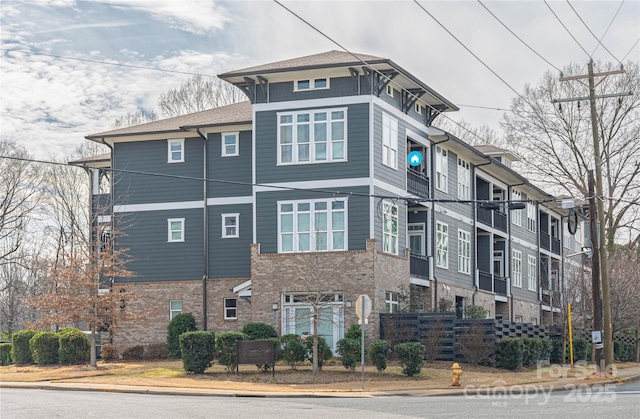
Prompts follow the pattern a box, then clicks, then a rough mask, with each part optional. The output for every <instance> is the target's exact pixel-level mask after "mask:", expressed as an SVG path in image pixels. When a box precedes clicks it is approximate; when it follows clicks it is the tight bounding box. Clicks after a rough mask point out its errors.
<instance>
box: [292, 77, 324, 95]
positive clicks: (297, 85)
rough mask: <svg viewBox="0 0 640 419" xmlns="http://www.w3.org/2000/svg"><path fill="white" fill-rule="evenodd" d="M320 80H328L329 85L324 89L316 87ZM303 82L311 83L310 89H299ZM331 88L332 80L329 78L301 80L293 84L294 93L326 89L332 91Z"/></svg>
mask: <svg viewBox="0 0 640 419" xmlns="http://www.w3.org/2000/svg"><path fill="white" fill-rule="evenodd" d="M318 80H326V81H327V85H326V86H324V87H316V81H318ZM301 81H308V82H309V87H308V88H306V89H304V88H302V89H301V88H300V87H299V83H300V82H301ZM330 88H331V79H330V78H329V77H315V78H308V79H299V80H296V81H294V82H293V91H294V92H307V91H309V90H326V89H330Z"/></svg>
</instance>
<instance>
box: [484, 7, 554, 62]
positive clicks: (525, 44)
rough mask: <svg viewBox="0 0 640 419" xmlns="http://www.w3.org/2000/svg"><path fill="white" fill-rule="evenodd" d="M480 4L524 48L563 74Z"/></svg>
mask: <svg viewBox="0 0 640 419" xmlns="http://www.w3.org/2000/svg"><path fill="white" fill-rule="evenodd" d="M478 3H480V5H481V6H482V7H484V9H485V10H486V11H487V12H489V14H490V15H491V16H493V17H494V18H495V19H496V20H497V21H498V22H500V24H501V25H502V26H504V28H505V29H506V30H508V31H509V32H511V35H513V36H515V37H516V38H517V39H518V41H520V42H522V43H523V44H524V46H526V47H527V48H529V49H530V50H531V52H533V53H534V54H536V55H537V56H538V57H540V58H541V59H542V60H543V61H544V62H545V63H547V64H549V65H550V66H551V67H553V68H555V69H556V70H557V71H558V73H562V70H560V69H559V68H558V67H556V66H555V65H553V64H551V62H549V60H547V59H546V58H544V57H543V56H542V55H540V54H539V53H538V52H537V51H536V50H534V49H533V48H532V47H531V46H530V45H529V44H527V43H526V42H524V41H523V40H522V39H521V38H520V37H519V36H518V35H516V34H515V33H514V32H513V31H512V30H511V29H510V28H509V27H508V26H507V25H505V24H504V22H502V21H501V20H500V19H499V18H498V17H497V16H496V15H495V14H493V12H492V11H491V10H489V9H488V8H487V6H485V4H484V3H482V1H480V0H478Z"/></svg>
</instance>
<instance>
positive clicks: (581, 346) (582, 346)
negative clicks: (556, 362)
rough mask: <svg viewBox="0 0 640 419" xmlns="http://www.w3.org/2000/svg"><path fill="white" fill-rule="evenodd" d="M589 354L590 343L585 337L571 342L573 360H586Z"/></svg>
mask: <svg viewBox="0 0 640 419" xmlns="http://www.w3.org/2000/svg"><path fill="white" fill-rule="evenodd" d="M590 355H591V344H590V343H589V341H588V340H586V339H578V340H576V341H574V342H573V360H574V361H580V360H584V361H586V360H587V359H588V358H590Z"/></svg>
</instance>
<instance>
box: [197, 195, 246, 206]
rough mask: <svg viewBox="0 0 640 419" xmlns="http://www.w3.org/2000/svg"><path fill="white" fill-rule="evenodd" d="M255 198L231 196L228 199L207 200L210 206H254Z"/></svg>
mask: <svg viewBox="0 0 640 419" xmlns="http://www.w3.org/2000/svg"><path fill="white" fill-rule="evenodd" d="M253 200H254V197H253V196H229V197H226V198H207V205H208V206H219V205H235V204H253Z"/></svg>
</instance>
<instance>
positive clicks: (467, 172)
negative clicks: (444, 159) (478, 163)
mask: <svg viewBox="0 0 640 419" xmlns="http://www.w3.org/2000/svg"><path fill="white" fill-rule="evenodd" d="M470 185H471V166H470V165H469V162H467V161H464V160H462V159H458V199H465V200H468V199H469V198H470V197H471V186H470Z"/></svg>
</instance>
